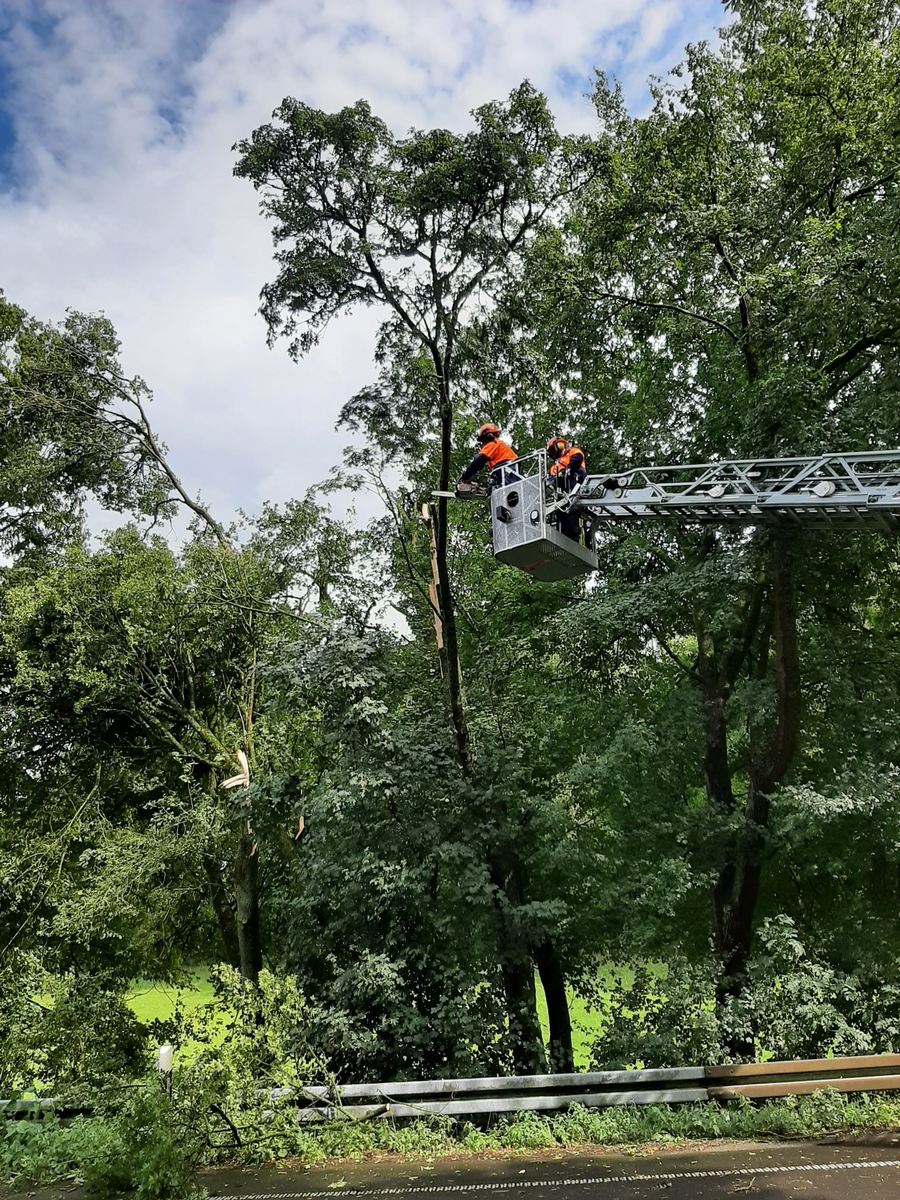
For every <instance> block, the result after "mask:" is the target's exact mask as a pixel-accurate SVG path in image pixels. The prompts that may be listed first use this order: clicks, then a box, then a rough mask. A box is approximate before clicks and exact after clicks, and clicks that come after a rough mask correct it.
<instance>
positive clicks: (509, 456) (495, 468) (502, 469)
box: [456, 421, 520, 492]
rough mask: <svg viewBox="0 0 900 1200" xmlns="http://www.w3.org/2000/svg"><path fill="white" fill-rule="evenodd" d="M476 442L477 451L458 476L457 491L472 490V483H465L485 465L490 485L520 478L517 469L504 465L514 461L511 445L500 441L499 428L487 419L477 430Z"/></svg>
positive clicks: (495, 485) (514, 456)
mask: <svg viewBox="0 0 900 1200" xmlns="http://www.w3.org/2000/svg"><path fill="white" fill-rule="evenodd" d="M478 444H479V447H480V448H479V450H478V453H477V454H476V455H475V457H474V458H473V459H472V461H471V462H470V463H469V465H468V466H467V467H466V469H465V470H464V471H463V473H462V475H461V476H460V477H459V483H458V484H457V485H456V490H457V491H458V492H465V491H470V490H472V489H473V488H474V487H475V485H474V484H472V485H470V486H469V487H467V486H466V485H467V484H468V483H469V480H470V479H472V478H473V477H474V476H475V475H477V474H478V472H479V471H482V470H484V468H485V467H488V468H489V469H490V472H491V474H490V480H491V486H492V487H501V486H502V485H503V484H504V483H512V481H513V480H514V479H519V478H520V476H519V472H518V470H516V469H515V468H511V467H509V466H506V465H504V464H507V463H513V462H515V461H516V459H517V458H518V455H517V454H516V452H515V450H513V448H512V447H511V446H507V444H506V442H501V441H500V430H499V429H498V428H497V426H496V425H492V424H491V423H490V421H488V422H487V424H485V425H482V426H481V428H480V429H479V430H478Z"/></svg>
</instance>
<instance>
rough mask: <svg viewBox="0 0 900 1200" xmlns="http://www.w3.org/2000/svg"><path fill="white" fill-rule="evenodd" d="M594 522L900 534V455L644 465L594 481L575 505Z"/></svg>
mask: <svg viewBox="0 0 900 1200" xmlns="http://www.w3.org/2000/svg"><path fill="white" fill-rule="evenodd" d="M572 507H573V510H574V511H581V512H584V513H585V514H586V515H587V514H588V513H589V514H590V517H591V519H592V520H593V521H594V522H606V521H616V522H621V521H625V522H628V521H647V520H658V521H677V522H688V523H696V522H700V523H704V524H709V523H713V522H715V523H716V524H739V525H750V524H758V525H763V524H766V525H768V524H792V525H802V526H804V527H809V526H820V527H822V526H831V527H839V526H845V527H846V526H849V527H854V526H855V527H860V526H865V527H867V528H875V529H882V530H889V531H895V530H897V529H898V528H900V450H870V451H865V452H863V453H859V454H822V455H819V456H818V457H809V458H757V459H741V460H733V461H723V462H717V463H698V464H689V465H686V466H675V467H669V466H660V467H639V468H636V469H635V468H631V469H628V470H623V471H620V472H608V473H606V474H600V475H589V476H588V477H587V479H586V480H585V482H584V485H583V486H582V488H581V489H580V492H579V494H578V496H577V498H576V499H575V502H574V504H573V506H572Z"/></svg>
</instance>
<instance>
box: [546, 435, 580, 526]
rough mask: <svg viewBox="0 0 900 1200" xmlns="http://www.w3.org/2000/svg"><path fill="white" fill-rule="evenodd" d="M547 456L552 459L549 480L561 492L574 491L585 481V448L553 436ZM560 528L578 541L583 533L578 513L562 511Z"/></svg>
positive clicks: (548, 444) (548, 446) (548, 445)
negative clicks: (582, 448)
mask: <svg viewBox="0 0 900 1200" xmlns="http://www.w3.org/2000/svg"><path fill="white" fill-rule="evenodd" d="M547 457H548V458H549V459H550V473H549V475H548V477H547V482H548V483H549V484H550V485H551V487H554V488H555V489H556V490H557V491H560V492H572V491H574V490H575V489H576V488H578V487H580V486H581V484H583V483H584V481H585V479H586V478H587V462H586V461H585V457H584V451H583V450H579V448H578V447H577V446H570V445H569V443H568V442H567V441H566V439H565V438H561V437H552V438H551V439H550V441H549V442H548V443H547ZM559 530H560V533H564V534H565V535H566V537H570V538H572V539H573V541H576V542H577V541H578V540H579V537H580V534H581V528H580V523H579V520H578V517H577V515H575V514H573V513H569V512H562V511H560V513H559Z"/></svg>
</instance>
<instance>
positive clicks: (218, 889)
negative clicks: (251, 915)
mask: <svg viewBox="0 0 900 1200" xmlns="http://www.w3.org/2000/svg"><path fill="white" fill-rule="evenodd" d="M203 870H204V871H205V872H206V878H207V880H208V881H209V898H210V902H211V903H212V907H213V912H214V913H215V914H216V922H217V923H218V926H219V934H220V936H221V938H222V946H223V947H224V950H225V958H226V959H227V960H228V963H229V965H230V966H232V967H234V968H235V970H240V966H241V951H240V947H239V945H238V935H237V927H236V925H235V920H234V909H233V908H232V906H231V903H230V902H229V898H228V892H227V890H226V888H225V884H224V883H223V881H222V871H221V868H220V867H219V864H218V863H217V862H215V861H214V860H213V859H211V858H208V859H206V860H205V861H204V863H203Z"/></svg>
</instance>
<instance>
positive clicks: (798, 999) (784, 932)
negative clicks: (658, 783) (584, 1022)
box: [593, 916, 900, 1069]
mask: <svg viewBox="0 0 900 1200" xmlns="http://www.w3.org/2000/svg"><path fill="white" fill-rule="evenodd" d="M757 937H758V948H757V950H756V952H755V953H754V955H753V956H752V957H751V959H750V963H749V966H748V970H747V976H746V979H745V980H744V981H743V986H742V987H741V989H740V990H739V991H736V992H734V993H731V994H728V993H726V995H725V996H724V998H723V997H722V995H721V992H720V991H719V989H718V988H717V984H718V979H717V976H716V973H715V970H714V968H713V967H711V966H710V964H708V963H700V964H691V963H690V962H687V961H686V960H684V959H682V960H675V961H671V962H670V963H668V964H667V970H666V972H665V973H664V974H662V973H660V972H659V971H658V970H652V969H648V968H646V967H641V968H637V969H636V970H635V972H634V978H633V981H632V980H625V979H620V980H618V981H616V982H615V983H614V984H613V986H612V987H611V988H610V990H609V992H608V999H607V1003H608V1024H607V1026H606V1028H605V1029H604V1031H603V1033H602V1035H601V1036H600V1037H599V1038H598V1039H597V1040H596V1042H595V1044H594V1054H593V1066H594V1067H595V1068H596V1069H606V1068H621V1067H628V1066H636V1065H639V1066H646V1067H673V1066H689V1065H696V1064H698V1063H719V1062H726V1061H729V1059H730V1058H731V1057H732V1056H731V1052H730V1050H729V1046H730V1044H731V1043H732V1042H733V1040H734V1039H735V1038H740V1039H751V1040H753V1044H754V1058H755V1059H756V1060H757V1061H764V1060H767V1059H804V1058H826V1057H830V1056H832V1055H835V1056H841V1055H853V1054H889V1053H895V1052H896V1050H895V1048H896V1046H897V1045H898V1040H897V1039H898V1030H900V987H898V964H897V963H895V962H888V961H885V960H884V959H883V960H882V962H881V963H880V965H879V967H878V968H877V971H867V970H865V969H863V970H859V971H857V972H855V973H854V972H848V971H841V970H839V969H837V968H835V967H834V966H833V965H832V964H831V963H829V962H828V961H827V960H825V961H820V960H817V959H816V958H814V957H811V956H809V955H808V954H807V951H806V949H805V947H804V946H803V944H802V942H801V940H800V937H799V935H798V932H797V929H796V927H795V925H794V923H793V922H792V921H791V920H790V918H788V917H786V916H781V917H778V918H773V919H769V920H766V921H764V922H763V924H762V926H761V928H760V929H759V931H758V934H757Z"/></svg>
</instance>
